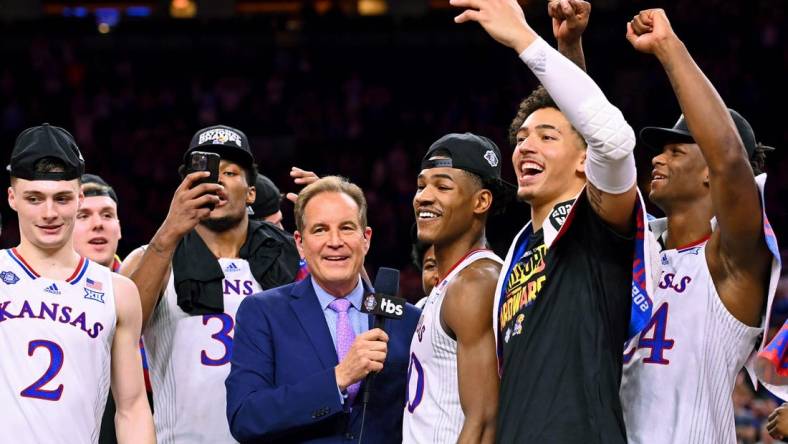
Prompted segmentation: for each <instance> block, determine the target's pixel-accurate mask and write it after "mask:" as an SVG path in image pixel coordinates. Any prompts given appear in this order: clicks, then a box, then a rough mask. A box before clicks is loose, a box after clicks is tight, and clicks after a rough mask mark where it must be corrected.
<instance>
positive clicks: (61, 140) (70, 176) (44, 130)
mask: <svg viewBox="0 0 788 444" xmlns="http://www.w3.org/2000/svg"><path fill="white" fill-rule="evenodd" d="M46 157H51V158H54V159H57V160H59V161H61V162H63V165H64V166H65V168H64V171H59V172H48V173H41V172H36V170H35V166H36V163H38V161H39V160H41V159H44V158H46ZM6 170H8V172H9V173H10V174H11V176H12V177H17V178H19V179H26V180H74V179H78V178H79V177H80V176H81V175H82V173H84V172H85V160H84V159H83V158H82V153H80V152H79V148H78V147H77V143H76V142H75V141H74V138H73V137H72V136H71V134H69V132H68V131H66V130H64V129H63V128H60V127H58V126H52V125H50V124H48V123H44V124H42V125H40V126H34V127H32V128H28V129H26V130H24V131H22V132H21V133H20V134H19V136H18V137H17V138H16V142H15V143H14V149H13V150H12V151H11V161H10V162H9V164H8V166H7V167H6Z"/></svg>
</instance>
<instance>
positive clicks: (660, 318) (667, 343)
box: [624, 302, 675, 365]
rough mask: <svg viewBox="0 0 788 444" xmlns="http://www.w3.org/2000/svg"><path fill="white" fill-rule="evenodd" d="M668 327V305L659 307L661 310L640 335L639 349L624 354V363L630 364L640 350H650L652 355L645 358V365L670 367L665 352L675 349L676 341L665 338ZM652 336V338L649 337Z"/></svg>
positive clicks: (634, 348)
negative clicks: (636, 351)
mask: <svg viewBox="0 0 788 444" xmlns="http://www.w3.org/2000/svg"><path fill="white" fill-rule="evenodd" d="M667 327H668V303H667V302H665V303H664V304H662V305H660V306H659V309H657V311H656V312H655V313H654V315H653V316H652V317H651V320H649V321H648V324H646V327H645V328H644V329H643V332H642V333H641V334H640V339H639V340H638V345H637V347H633V348H632V350H631V351H630V352H629V353H626V354H624V363H627V362H629V360H630V359H632V356H633V355H634V354H635V350H637V349H639V348H648V349H650V350H651V353H650V354H649V355H648V356H646V357H645V358H643V363H645V364H660V365H668V364H670V361H669V360H668V359H665V356H664V353H665V350H670V349H671V348H673V344H674V342H675V341H674V340H673V339H668V338H666V337H665V333H666V331H667ZM649 335H650V336H649Z"/></svg>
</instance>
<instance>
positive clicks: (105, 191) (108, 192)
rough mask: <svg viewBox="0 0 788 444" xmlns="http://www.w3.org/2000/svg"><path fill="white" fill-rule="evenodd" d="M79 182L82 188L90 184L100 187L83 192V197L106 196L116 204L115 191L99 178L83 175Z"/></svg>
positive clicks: (92, 175) (93, 175)
mask: <svg viewBox="0 0 788 444" xmlns="http://www.w3.org/2000/svg"><path fill="white" fill-rule="evenodd" d="M80 182H82V185H83V186H84V185H88V184H91V183H93V184H97V185H100V186H101V187H100V188H94V189H91V190H88V191H85V197H93V196H107V197H109V198H110V199H112V200H114V201H115V203H118V195H117V194H115V190H114V189H112V187H111V186H109V184H108V183H107V182H106V181H105V180H104V179H102V178H101V177H99V176H97V175H95V174H83V175H82V178H81V180H80Z"/></svg>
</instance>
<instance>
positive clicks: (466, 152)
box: [421, 133, 516, 213]
mask: <svg viewBox="0 0 788 444" xmlns="http://www.w3.org/2000/svg"><path fill="white" fill-rule="evenodd" d="M436 151H440V152H445V153H447V154H448V156H446V157H448V158H438V159H433V157H434V156H435V153H436ZM421 168H422V169H429V168H456V169H458V170H464V171H468V172H470V173H473V174H475V175H477V176H479V177H480V178H481V179H482V182H484V185H485V187H486V188H489V189H490V191H492V193H493V210H494V211H493V212H494V213H496V212H499V210H501V209H503V208H504V207H505V206H506V205H508V203H509V202H510V201H511V200H512V198H513V197H514V195H515V191H516V187H515V186H514V185H512V184H510V183H508V182H505V181H504V180H503V179H502V178H501V150H499V149H498V146H497V145H496V144H495V142H493V141H492V140H490V139H488V138H486V137H483V136H478V135H476V134H472V133H464V134H458V133H451V134H447V135H445V136H443V137H441V138H440V139H438V140H437V141H435V143H433V144H432V145H431V146H430V148H429V149H428V150H427V154H426V155H424V159H422V161H421Z"/></svg>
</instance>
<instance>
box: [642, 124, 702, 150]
mask: <svg viewBox="0 0 788 444" xmlns="http://www.w3.org/2000/svg"><path fill="white" fill-rule="evenodd" d="M640 140H642V141H643V143H644V144H645V146H646V148H648V149H649V150H650V151H653V152H662V149H663V148H665V145H668V144H671V143H695V139H693V138H692V134H690V133H689V132H688V131H681V130H676V129H673V128H660V127H656V126H647V127H645V128H643V129H642V130H640Z"/></svg>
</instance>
